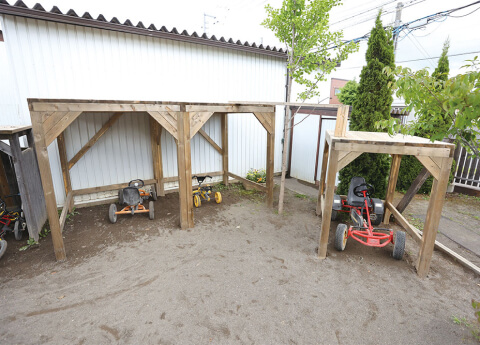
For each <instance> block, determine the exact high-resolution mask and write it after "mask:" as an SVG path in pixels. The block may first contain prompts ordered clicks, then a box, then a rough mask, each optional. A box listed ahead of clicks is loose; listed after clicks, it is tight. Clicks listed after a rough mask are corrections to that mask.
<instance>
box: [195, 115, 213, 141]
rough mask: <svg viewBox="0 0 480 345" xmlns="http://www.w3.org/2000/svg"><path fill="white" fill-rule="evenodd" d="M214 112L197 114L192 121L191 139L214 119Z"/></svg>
mask: <svg viewBox="0 0 480 345" xmlns="http://www.w3.org/2000/svg"><path fill="white" fill-rule="evenodd" d="M213 114H214V113H213V112H197V113H194V114H193V116H191V119H190V139H191V138H193V137H194V136H195V134H197V132H198V131H199V130H200V129H201V128H202V126H203V125H204V124H205V123H206V122H207V121H208V119H210V117H212V115H213Z"/></svg>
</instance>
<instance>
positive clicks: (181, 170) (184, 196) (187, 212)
mask: <svg viewBox="0 0 480 345" xmlns="http://www.w3.org/2000/svg"><path fill="white" fill-rule="evenodd" d="M181 108H183V109H184V108H185V106H181ZM183 109H182V110H183ZM177 116H178V118H177V129H178V141H177V164H178V183H179V188H178V189H179V195H180V227H181V228H182V229H188V228H193V196H192V161H191V150H190V113H187V112H178V113H177Z"/></svg>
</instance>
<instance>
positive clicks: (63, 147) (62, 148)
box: [57, 132, 73, 212]
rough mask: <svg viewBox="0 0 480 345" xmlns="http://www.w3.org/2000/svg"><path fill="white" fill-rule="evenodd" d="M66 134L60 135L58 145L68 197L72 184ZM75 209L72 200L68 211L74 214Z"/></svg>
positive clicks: (64, 185)
mask: <svg viewBox="0 0 480 345" xmlns="http://www.w3.org/2000/svg"><path fill="white" fill-rule="evenodd" d="M64 133H65V132H62V133H60V135H59V136H58V137H57V144H58V153H59V155H60V166H61V167H62V175H63V187H64V188H65V195H68V194H69V193H70V192H71V191H72V182H71V179H70V168H69V166H68V160H67V148H66V145H65V135H64ZM72 209H73V199H71V200H70V204H69V205H68V211H69V212H72Z"/></svg>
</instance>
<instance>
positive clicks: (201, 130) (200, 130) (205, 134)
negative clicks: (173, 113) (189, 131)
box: [198, 128, 223, 155]
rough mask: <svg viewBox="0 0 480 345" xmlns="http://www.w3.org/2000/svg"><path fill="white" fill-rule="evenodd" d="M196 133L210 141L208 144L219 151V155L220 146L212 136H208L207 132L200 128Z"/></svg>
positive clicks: (221, 152) (220, 151) (221, 151)
mask: <svg viewBox="0 0 480 345" xmlns="http://www.w3.org/2000/svg"><path fill="white" fill-rule="evenodd" d="M198 134H200V135H201V136H202V137H204V138H205V140H207V141H208V142H209V143H210V145H212V146H213V148H214V149H215V150H217V152H218V153H220V154H221V155H222V154H223V150H222V148H221V147H220V146H218V145H217V143H216V142H215V141H214V140H213V139H212V138H210V136H209V135H208V134H207V132H205V131H204V130H203V129H201V128H200V129H199V130H198Z"/></svg>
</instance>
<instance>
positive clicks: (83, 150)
mask: <svg viewBox="0 0 480 345" xmlns="http://www.w3.org/2000/svg"><path fill="white" fill-rule="evenodd" d="M122 114H123V113H115V114H113V115H112V116H111V117H110V118H109V119H108V121H107V122H105V124H104V125H103V126H102V128H100V129H99V130H98V132H97V133H95V135H94V136H93V137H92V138H90V140H89V141H88V142H87V143H86V144H85V145H84V146H83V147H82V148H81V149H80V151H78V152H77V154H76V155H75V156H73V158H72V159H71V160H70V161H69V162H68V169H72V168H73V166H74V165H75V164H76V163H77V162H78V161H79V160H80V158H82V157H83V155H84V154H85V153H87V151H88V150H90V148H91V147H92V146H93V145H95V143H96V142H97V141H98V140H99V139H100V138H101V137H102V136H103V135H104V134H105V133H106V132H107V131H108V130H109V129H110V128H111V127H112V126H113V124H114V123H115V122H117V120H118V119H119V118H120V116H122Z"/></svg>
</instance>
